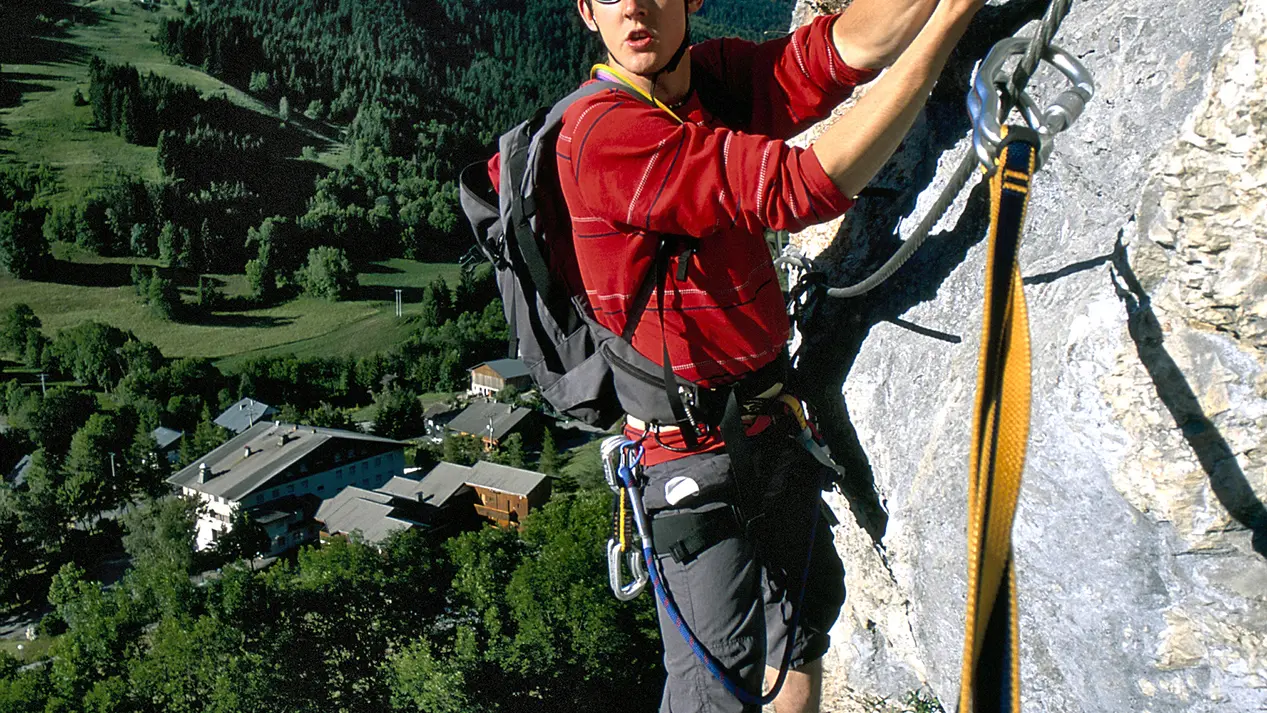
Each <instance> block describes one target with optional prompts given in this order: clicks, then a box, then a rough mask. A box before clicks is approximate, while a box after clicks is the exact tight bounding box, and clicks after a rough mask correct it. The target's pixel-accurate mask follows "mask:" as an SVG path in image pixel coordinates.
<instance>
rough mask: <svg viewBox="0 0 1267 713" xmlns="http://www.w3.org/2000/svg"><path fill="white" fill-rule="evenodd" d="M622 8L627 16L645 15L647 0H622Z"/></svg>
mask: <svg viewBox="0 0 1267 713" xmlns="http://www.w3.org/2000/svg"><path fill="white" fill-rule="evenodd" d="M620 10H621V12H622V13H623V14H624V16H625V17H627V18H631V19H632V18H637V17H643V16H645V15H646V14H647V0H620Z"/></svg>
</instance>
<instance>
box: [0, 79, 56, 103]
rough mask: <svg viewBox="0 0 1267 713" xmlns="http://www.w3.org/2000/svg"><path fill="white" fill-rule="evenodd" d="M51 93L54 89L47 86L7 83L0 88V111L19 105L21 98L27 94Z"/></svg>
mask: <svg viewBox="0 0 1267 713" xmlns="http://www.w3.org/2000/svg"><path fill="white" fill-rule="evenodd" d="M51 91H54V88H53V87H50V86H49V85H47V84H35V83H33V82H9V83H8V84H5V85H4V86H3V87H0V109H10V108H12V107H15V106H19V105H21V104H22V97H23V96H25V95H27V94H37V93H43V92H51Z"/></svg>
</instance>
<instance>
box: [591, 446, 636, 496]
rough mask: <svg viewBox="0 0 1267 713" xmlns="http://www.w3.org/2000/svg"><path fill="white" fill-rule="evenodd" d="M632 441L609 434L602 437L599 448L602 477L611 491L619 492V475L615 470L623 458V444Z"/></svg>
mask: <svg viewBox="0 0 1267 713" xmlns="http://www.w3.org/2000/svg"><path fill="white" fill-rule="evenodd" d="M632 442H633V441H630V440H629V439H628V438H625V437H624V436H609V437H607V438H604V439H603V445H602V446H601V447H600V448H599V453H601V454H602V455H601V457H602V459H603V478H605V479H606V480H607V487H609V488H611V489H612V492H613V493H617V494H619V493H620V477H619V476H618V475H617V471H618V470H619V468H620V464H621V460H622V459H623V458H624V451H623V450H622V449H623V448H624V446H625V444H627V443H632Z"/></svg>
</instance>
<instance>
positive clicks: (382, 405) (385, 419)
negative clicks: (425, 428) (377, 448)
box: [374, 388, 423, 438]
mask: <svg viewBox="0 0 1267 713" xmlns="http://www.w3.org/2000/svg"><path fill="white" fill-rule="evenodd" d="M374 403H375V406H376V409H375V411H374V433H375V435H379V436H383V437H385V438H405V437H408V436H413V435H417V434H418V433H421V432H422V417H423V408H422V402H420V401H419V400H418V395H417V394H415V393H414V392H413V391H410V390H408V389H399V388H395V389H388V390H386V391H382V392H379V395H378V397H377V398H375V399H374Z"/></svg>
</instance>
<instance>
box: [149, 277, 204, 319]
mask: <svg viewBox="0 0 1267 713" xmlns="http://www.w3.org/2000/svg"><path fill="white" fill-rule="evenodd" d="M199 284H201V283H199ZM145 302H146V304H148V305H149V306H150V310H151V311H153V312H154V314H155V316H157V317H158V318H159V319H165V320H172V319H175V318H176V316H177V314H179V312H180V305H181V301H180V292H179V291H177V289H176V286H175V285H173V284H172V281H171V280H169V279H167V278H165V277H163V276H162V275H160V274H159V272H158V270H154V273H153V275H152V276H151V277H150V280H149V285H148V286H147V289H146V296H145Z"/></svg>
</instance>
